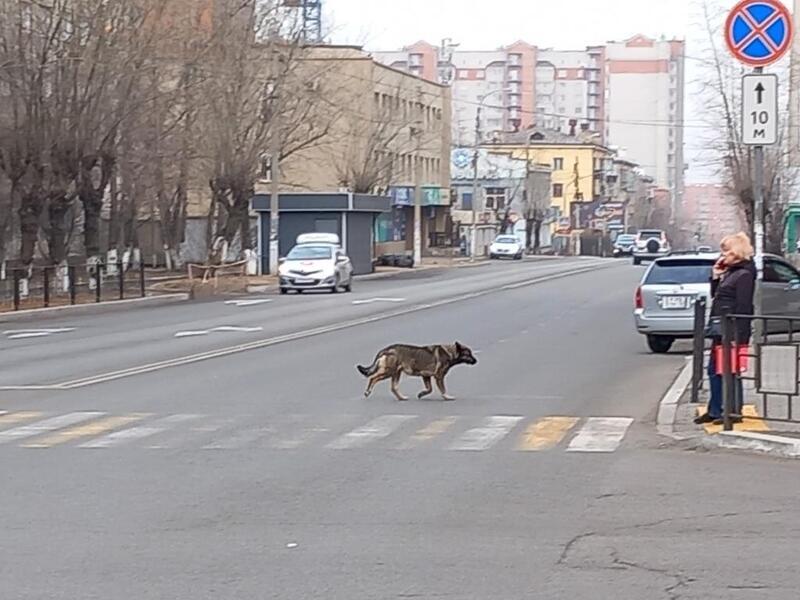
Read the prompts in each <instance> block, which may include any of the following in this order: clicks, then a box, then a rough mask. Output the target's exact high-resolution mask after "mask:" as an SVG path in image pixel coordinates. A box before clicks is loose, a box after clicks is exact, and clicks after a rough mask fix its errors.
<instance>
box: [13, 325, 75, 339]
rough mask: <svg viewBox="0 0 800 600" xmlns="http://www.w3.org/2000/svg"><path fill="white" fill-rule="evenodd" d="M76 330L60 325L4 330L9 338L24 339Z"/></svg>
mask: <svg viewBox="0 0 800 600" xmlns="http://www.w3.org/2000/svg"><path fill="white" fill-rule="evenodd" d="M70 331H75V328H74V327H58V328H54V329H16V330H10V331H4V332H3V334H4V335H5V336H6V337H7V338H8V339H9V340H24V339H28V338H39V337H47V336H49V335H53V334H56V333H69V332H70Z"/></svg>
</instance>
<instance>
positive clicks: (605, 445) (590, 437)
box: [567, 417, 633, 452]
mask: <svg viewBox="0 0 800 600" xmlns="http://www.w3.org/2000/svg"><path fill="white" fill-rule="evenodd" d="M631 423H633V419H628V418H622V417H592V418H590V419H587V420H586V424H585V425H584V426H583V427H582V428H581V430H580V431H579V432H578V434H577V435H576V436H575V437H574V438H573V439H572V442H570V444H569V446H568V447H567V452H614V450H616V449H617V448H618V447H619V445H620V443H622V440H623V438H624V437H625V434H626V433H627V431H628V428H629V427H630V426H631Z"/></svg>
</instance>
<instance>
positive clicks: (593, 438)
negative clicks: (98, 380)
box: [0, 411, 633, 453]
mask: <svg viewBox="0 0 800 600" xmlns="http://www.w3.org/2000/svg"><path fill="white" fill-rule="evenodd" d="M632 424H633V419H631V418H628V417H575V416H542V417H525V416H519V415H492V416H486V417H475V416H467V415H451V416H425V415H412V414H386V415H380V416H375V417H364V416H361V417H359V416H356V415H281V416H270V417H264V418H263V419H259V418H257V417H253V416H245V415H242V416H239V417H236V416H230V415H228V416H220V415H203V414H184V413H179V414H168V415H157V414H151V413H128V414H117V415H115V414H109V413H106V412H102V411H79V412H69V413H65V414H48V413H45V412H41V411H17V412H14V411H6V412H0V451H2V448H4V447H9V446H16V447H20V448H28V449H42V450H43V449H54V448H75V449H80V450H102V449H105V450H113V449H124V448H137V449H141V450H152V451H156V450H166V449H175V450H177V449H187V450H188V449H194V450H197V451H224V450H228V451H231V450H239V449H263V450H275V451H280V450H283V451H289V450H300V449H305V448H309V449H311V448H313V449H318V450H321V451H326V452H344V451H357V450H361V449H365V448H376V449H384V450H404V451H413V450H423V449H426V448H429V449H437V450H442V451H449V452H464V453H467V452H486V451H491V450H498V451H510V452H523V453H536V452H547V451H557V450H563V451H566V452H570V453H610V452H615V451H616V450H617V449H618V448H619V447H620V446H621V445H622V443H623V441H624V439H625V437H626V435H627V433H628V431H629V429H630V427H631V425H632Z"/></svg>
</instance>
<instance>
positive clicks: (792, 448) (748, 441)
mask: <svg viewBox="0 0 800 600" xmlns="http://www.w3.org/2000/svg"><path fill="white" fill-rule="evenodd" d="M692 366H693V365H692V359H691V357H687V359H686V366H685V367H684V368H683V369H681V372H680V373H679V374H678V376H677V377H676V378H675V381H674V382H673V384H672V386H670V388H669V389H668V390H667V393H666V394H664V397H663V398H661V402H660V403H659V405H658V417H657V419H656V429H657V430H658V433H659V434H660V435H664V436H667V437H670V438H672V439H674V440H677V441H686V440H687V439H695V440H699V441H700V444H701V445H702V446H703V447H705V448H709V449H712V448H724V449H726V450H742V451H745V452H749V453H759V454H769V455H770V456H777V457H780V458H794V459H800V438H791V437H785V436H781V435H774V434H767V433H757V432H753V431H722V432H720V433H715V434H713V435H707V434H705V433H699V432H698V434H697V435H683V434H676V433H675V422H676V420H677V418H678V406H679V404H680V400H681V398H683V396H684V394H685V393H686V390H687V389H688V387H689V386H690V385H691V383H692V371H693V369H692Z"/></svg>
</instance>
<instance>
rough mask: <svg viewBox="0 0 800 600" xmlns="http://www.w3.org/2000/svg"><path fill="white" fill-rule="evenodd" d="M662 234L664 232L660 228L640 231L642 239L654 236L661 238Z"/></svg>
mask: <svg viewBox="0 0 800 600" xmlns="http://www.w3.org/2000/svg"><path fill="white" fill-rule="evenodd" d="M661 234H662V232H661V231H660V230H658V229H653V230H646V231H640V232H639V237H640V238H642V239H644V238H653V237H659V238H660V237H661Z"/></svg>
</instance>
